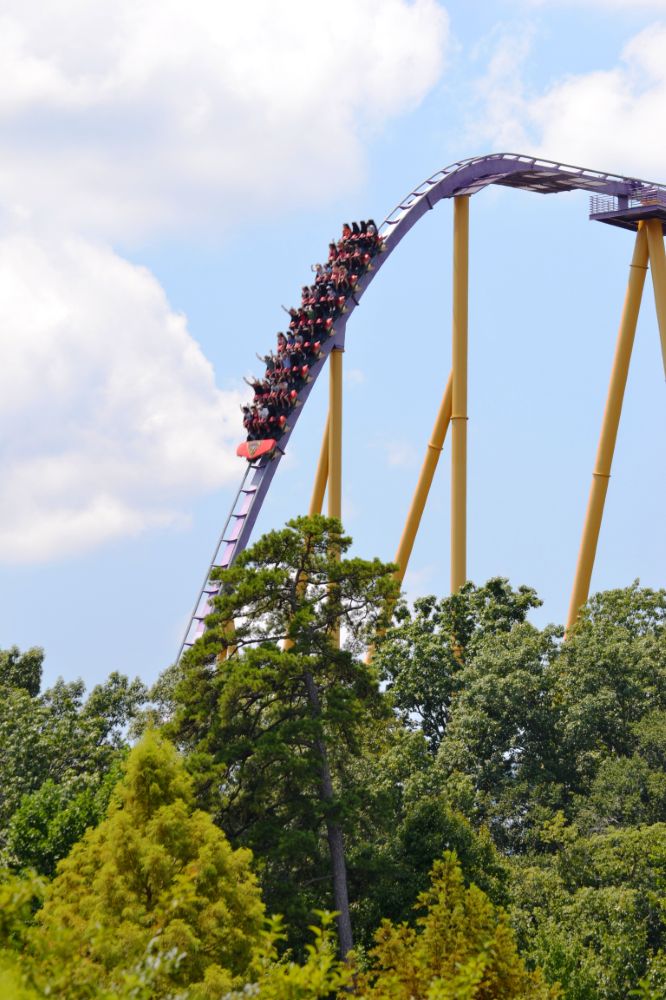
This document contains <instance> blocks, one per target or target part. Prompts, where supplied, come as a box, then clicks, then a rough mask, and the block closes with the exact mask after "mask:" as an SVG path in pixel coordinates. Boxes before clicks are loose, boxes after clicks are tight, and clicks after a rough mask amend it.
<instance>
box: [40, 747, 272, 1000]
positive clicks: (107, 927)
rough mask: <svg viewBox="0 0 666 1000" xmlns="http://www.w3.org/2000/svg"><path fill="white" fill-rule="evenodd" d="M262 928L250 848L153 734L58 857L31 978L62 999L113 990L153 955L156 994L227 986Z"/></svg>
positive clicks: (245, 965) (243, 969)
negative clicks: (100, 810) (223, 824)
mask: <svg viewBox="0 0 666 1000" xmlns="http://www.w3.org/2000/svg"><path fill="white" fill-rule="evenodd" d="M263 927H264V907H263V904H262V902H261V899H260V895H259V889H258V887H257V884H256V880H255V878H254V876H253V874H252V873H251V871H250V852H249V851H247V850H238V851H233V850H232V849H231V847H230V846H229V843H228V841H227V840H226V838H225V836H224V834H223V833H222V832H221V831H220V830H219V829H218V828H217V827H215V825H214V824H213V822H212V820H211V818H210V817H209V816H208V815H207V814H206V813H203V812H201V811H198V810H196V809H195V808H194V806H193V796H192V788H191V781H190V779H189V777H188V776H187V775H186V773H185V771H184V768H183V766H182V764H181V761H180V759H179V757H178V755H177V753H176V751H175V750H174V749H173V747H172V746H171V745H170V744H168V743H167V742H166V741H165V740H164V739H162V738H160V737H159V736H157V735H155V734H154V733H148V734H147V735H146V736H145V737H144V738H143V739H142V741H141V742H140V743H139V744H138V745H137V746H136V747H135V748H134V750H133V751H132V752H131V754H130V756H129V758H128V762H127V769H126V774H125V777H124V779H123V780H122V781H121V782H120V784H119V786H118V787H117V790H116V792H115V794H114V797H113V799H112V802H111V805H110V807H109V811H108V815H107V818H106V819H105V820H104V821H103V822H102V823H100V825H99V826H98V827H97V828H96V829H94V830H89V831H88V832H87V833H86V835H85V836H84V837H83V839H82V840H81V841H80V842H79V843H78V844H76V845H75V847H74V849H73V850H72V851H71V853H70V855H69V856H68V857H67V858H66V859H65V860H64V861H62V862H61V863H60V865H59V869H58V875H57V877H56V878H55V880H54V882H53V883H52V886H51V888H50V890H49V892H48V896H47V900H46V903H45V905H44V907H43V909H42V910H41V912H40V913H39V914H38V924H37V927H36V928H35V930H34V932H33V934H32V949H33V955H34V956H35V960H36V964H37V969H38V971H37V974H36V980H37V982H38V983H41V984H42V985H46V984H48V986H49V988H50V990H51V993H52V995H57V996H66V997H68V998H69V1000H74V998H78V997H86V996H88V995H90V994H92V993H94V990H98V989H100V988H102V987H103V988H105V989H108V990H109V992H110V994H111V995H112V994H113V989H114V986H116V985H117V986H118V989H119V990H121V987H122V986H123V980H122V976H123V975H124V974H125V973H126V972H127V970H128V969H131V968H132V967H133V966H140V964H141V962H142V961H144V960H145V958H146V956H152V964H153V966H154V967H155V968H157V974H156V975H154V976H153V979H154V982H153V985H152V993H151V996H155V997H160V996H163V995H167V994H169V993H170V992H171V991H172V990H173V989H174V987H177V986H182V985H190V984H197V983H203V982H204V981H205V982H206V983H207V984H210V985H211V987H212V985H213V984H214V986H215V989H217V990H218V991H219V992H220V993H222V992H224V991H225V990H228V989H230V988H232V987H233V986H234V985H235V984H237V983H239V982H241V981H243V980H244V978H245V976H246V975H247V974H249V973H251V970H252V965H253V961H254V958H255V951H256V948H257V947H258V946H259V944H260V943H261V942H262V941H263V935H264V930H263ZM156 963H157V964H156ZM121 973H122V975H121ZM119 977H120V978H119Z"/></svg>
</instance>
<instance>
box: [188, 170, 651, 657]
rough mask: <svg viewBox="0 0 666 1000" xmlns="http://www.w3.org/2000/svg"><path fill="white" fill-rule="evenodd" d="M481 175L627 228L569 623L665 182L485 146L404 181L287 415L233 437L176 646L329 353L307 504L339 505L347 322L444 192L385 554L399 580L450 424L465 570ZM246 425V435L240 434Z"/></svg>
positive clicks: (594, 529) (198, 630) (599, 501)
mask: <svg viewBox="0 0 666 1000" xmlns="http://www.w3.org/2000/svg"><path fill="white" fill-rule="evenodd" d="M491 184H497V185H500V186H504V187H512V188H521V189H523V190H526V191H532V192H536V193H538V194H557V193H559V192H563V191H576V190H579V191H587V192H589V193H590V196H591V197H590V213H589V217H590V219H593V220H596V221H599V222H604V223H607V224H609V225H612V226H619V227H621V228H624V229H630V230H633V231H635V232H636V234H637V235H636V242H635V246H634V252H633V257H632V261H631V265H630V270H629V280H628V285H627V293H626V298H625V302H624V308H623V312H622V317H621V320H620V327H619V333H618V337H617V343H616V349H615V357H614V361H613V367H612V371H611V377H610V384H609V388H608V395H607V400H606V407H605V411H604V415H603V419H602V426H601V433H600V437H599V445H598V449H597V456H596V461H595V466H594V470H593V474H592V485H591V488H590V494H589V500H588V506H587V511H586V515H585V520H584V525H583V532H582V538H581V543H580V549H579V554H578V561H577V566H576V572H575V577H574V583H573V588H572V593H571V599H570V604H569V612H568V617H567V631H570V630H571V628H572V627H573V626H574V624H575V622H576V619H577V616H578V614H579V611H580V608H581V607H582V605H583V604H585V602H586V600H587V598H588V596H589V589H590V581H591V577H592V570H593V566H594V559H595V555H596V550H597V544H598V540H599V532H600V529H601V521H602V517H603V510H604V504H605V500H606V493H607V489H608V481H609V478H610V473H611V465H612V461H613V453H614V449H615V442H616V438H617V432H618V427H619V421H620V415H621V410H622V402H623V398H624V391H625V386H626V382H627V376H628V371H629V362H630V359H631V353H632V348H633V342H634V337H635V332H636V325H637V322H638V314H639V309H640V305H641V299H642V294H643V287H644V284H645V277H646V273H647V269H648V264H649V265H650V268H651V272H652V283H653V289H654V297H655V306H656V312H657V321H658V327H659V335H660V340H661V350H662V358H663V362H664V372H665V374H666V251H665V249H664V226H665V225H666V185H664V184H655V183H652V182H649V181H645V180H640V179H638V178H635V177H622V176H618V175H615V174H608V173H601V172H599V171H596V170H588V169H586V168H584V167H574V166H570V165H567V164H563V163H556V162H551V161H548V160H543V159H536V158H534V157H529V156H523V155H520V154H513V153H494V154H491V155H488V156H479V157H473V158H471V159H467V160H461V161H459V162H457V163H453V164H451V165H450V166H448V167H445V168H444V169H442V170H439V171H438V172H437V173H436V174H433V176H432V177H429V178H428V179H427V180H425V181H424V182H423V183H422V184H420V185H419V186H418V187H417V188H415V189H414V190H413V191H411V192H410V193H409V194H408V195H407V197H406V198H405V199H403V201H401V202H400V203H399V204H398V205H397V206H396V207H395V208H394V209H393V211H392V212H391V213H390V214H389V215H388V216H387V218H386V219H385V221H384V222H383V223H382V225H381V226H380V227H379V238H378V240H377V243H376V246H375V251H374V252H373V253H372V254H371V255H368V258H369V259H368V260H367V262H366V263H365V264H364V267H363V269H362V272H361V273H359V274H358V276H357V278H356V280H355V281H354V283H353V285H352V286H350V287H349V288H347V290H346V292H345V294H344V295H343V296H341V297H340V301H339V302H338V303H337V304H336V306H335V308H334V309H333V310H332V315H331V319H332V322H329V323H328V325H327V328H326V330H325V337H323V338H322V340H321V341H320V342H318V343H317V345H316V351H313V354H312V363H311V364H310V365H308V366H307V373H306V374H305V375H304V377H303V378H302V379H301V384H300V386H299V388H298V390H297V391H295V392H292V393H291V395H292V396H293V399H292V400H291V401H290V402H291V406H290V409H289V412H288V415H287V416H286V417H285V418H284V419H283V420H282V421H281V425H280V427H279V432H278V433H276V434H275V435H274V436H270V435H268V434H266V435H260V436H259V437H260V440H248V441H247V442H244V443H243V444H241V445H240V446H239V449H238V454H239V455H240V456H241V457H242V458H243V461H244V470H243V474H242V478H241V482H240V486H239V488H238V491H237V493H236V495H235V498H234V501H233V504H232V506H231V510H230V511H229V515H228V517H227V519H226V521H225V523H224V526H223V529H222V533H221V535H220V538H219V540H218V542H217V545H216V547H215V551H214V554H213V558H212V560H211V563H210V565H209V567H208V570H207V572H206V576H205V578H204V582H203V585H202V586H201V589H200V591H199V594H198V596H197V600H196V604H195V606H194V610H193V612H192V615H191V617H190V621H189V624H188V627H187V631H186V633H185V637H184V639H183V642H182V645H181V648H180V651H179V654H178V658H179V659H180V656H181V655H182V654H183V652H184V650H186V649H188V648H189V647H190V646H192V645H193V644H194V642H195V641H196V639H197V638H198V636H199V635H201V634H202V633H203V631H204V630H205V627H206V618H207V616H208V614H209V613H210V610H211V602H212V601H213V599H214V598H215V596H216V595H217V594H218V593H219V587H220V583H219V581H217V580H213V579H211V574H212V573H213V570H214V569H226V568H228V567H229V566H231V565H232V563H233V562H234V560H235V559H236V558H237V556H238V555H239V553H240V552H242V551H243V549H245V548H246V546H247V545H248V543H249V540H250V537H251V534H252V529H253V527H254V524H255V522H256V519H257V517H258V515H259V511H260V510H261V507H262V505H263V504H264V502H265V500H266V497H267V495H268V491H269V488H270V485H271V482H272V481H273V477H274V475H275V473H276V471H277V468H278V465H279V462H280V460H281V458H282V456H283V455H284V454H285V451H286V448H287V446H288V443H289V440H290V438H291V435H292V433H293V431H294V429H295V426H296V423H297V421H298V419H299V417H300V414H301V413H302V411H303V407H304V404H305V403H306V401H307V398H308V396H309V395H310V392H311V391H312V389H313V387H314V384H315V382H316V381H317V379H318V377H319V376H320V375H321V372H322V371H323V369H324V367H325V365H326V362H327V361H328V362H329V411H328V418H327V421H326V426H325V429H324V435H323V440H322V447H321V452H320V455H319V461H318V465H317V470H316V474H315V480H314V487H313V492H312V498H311V501H310V506H309V513H310V514H315V513H321V510H322V507H323V501H324V496H325V494H326V493H328V499H327V503H328V510H327V512H328V515H329V516H330V517H337V518H339V517H340V516H341V493H342V357H343V352H344V348H345V336H346V330H347V324H348V323H349V320H350V319H351V316H352V314H353V312H354V310H355V309H356V308H357V306H358V305H359V303H360V301H361V299H362V297H363V295H364V294H365V292H366V290H367V288H368V286H369V285H370V283H371V282H372V281H374V280H375V279H376V278H377V276H378V274H379V272H380V271H381V268H382V266H383V265H384V263H385V262H386V260H387V259H388V257H389V256H390V255H391V254H392V253H393V252H394V251H395V250H396V248H397V246H398V244H399V243H400V242H401V241H402V240H403V239H404V237H405V236H406V235H407V233H408V232H409V231H410V230H411V229H412V228H413V227H414V226H415V225H416V224H417V222H418V221H419V219H421V218H422V217H423V216H424V215H425V214H426V213H427V212H429V211H431V210H432V209H433V208H434V207H435V205H436V204H437V203H438V202H440V201H443V200H445V199H452V200H453V204H454V211H453V302H452V306H453V320H452V346H453V351H452V355H453V357H452V367H451V374H450V376H449V379H448V382H447V384H446V387H445V389H444V394H443V397H442V401H441V404H440V408H439V412H438V414H437V419H436V421H435V426H434V428H433V432H432V435H431V440H430V442H429V444H428V446H427V449H426V456H425V459H424V463H423V467H422V469H421V473H420V476H419V479H418V481H417V484H416V488H415V491H414V496H413V499H412V504H411V507H410V510H409V513H408V516H407V519H406V523H405V528H404V531H403V534H402V537H401V539H400V544H399V546H398V550H397V553H396V557H395V562H396V564H397V566H398V574H397V575H398V577H399V579H400V580H401V581H402V579H403V577H404V574H405V572H406V569H407V565H408V562H409V557H410V554H411V551H412V548H413V545H414V541H415V538H416V534H417V531H418V528H419V524H420V521H421V517H422V515H423V511H424V509H425V504H426V501H427V497H428V493H429V490H430V486H431V484H432V481H433V477H434V474H435V470H436V467H437V463H438V460H439V456H440V454H441V451H442V448H443V446H444V440H445V437H446V434H447V431H448V428H449V426H450V427H451V462H452V467H451V591H452V592H455V591H456V590H457V589H458V588H459V587H460V586H462V585H463V584H464V583H465V581H466V580H467V568H466V559H467V555H466V553H467V349H468V348H467V343H468V329H467V327H468V322H467V312H468V271H469V267H468V261H469V204H470V199H471V196H472V195H474V194H477V193H478V192H479V191H482V190H483V189H484V188H486V187H488V186H489V185H491ZM250 437H252V435H250Z"/></svg>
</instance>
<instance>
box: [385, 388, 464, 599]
mask: <svg viewBox="0 0 666 1000" xmlns="http://www.w3.org/2000/svg"><path fill="white" fill-rule="evenodd" d="M452 395H453V376H452V375H449V380H448V382H447V383H446V389H445V390H444V395H443V396H442V402H441V403H440V407H439V412H438V414H437V419H436V420H435V426H434V427H433V430H432V436H431V439H430V443H429V444H428V450H427V452H426V456H425V459H424V460H423V466H422V468H421V474H420V476H419V479H418V482H417V484H416V489H415V490H414V496H413V497H412V503H411V506H410V508H409V513H408V514H407V520H406V521H405V527H404V528H403V532H402V537H401V539H400V544H399V545H398V551H397V552H396V555H395V562H396V563H397V564H398V570H397V573H396V577H397V579H398V580H399V581H400V583H402V581H403V580H404V578H405V573H406V572H407V564H408V563H409V557H410V556H411V554H412V549H413V548H414V541H415V539H416V534H417V532H418V530H419V525H420V524H421V518H422V516H423V511H424V510H425V505H426V500H427V499H428V493H429V492H430V487H431V486H432V480H433V477H434V475H435V470H436V468H437V463H438V462H439V456H440V454H441V452H442V448H443V447H444V439H445V437H446V432H447V430H448V427H449V423H450V422H451V400H452Z"/></svg>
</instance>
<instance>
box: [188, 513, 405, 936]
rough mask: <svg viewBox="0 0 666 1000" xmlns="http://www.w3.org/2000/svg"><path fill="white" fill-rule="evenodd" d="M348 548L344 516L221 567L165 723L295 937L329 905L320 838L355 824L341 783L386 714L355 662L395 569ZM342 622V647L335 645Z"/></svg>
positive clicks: (209, 804) (272, 539)
mask: <svg viewBox="0 0 666 1000" xmlns="http://www.w3.org/2000/svg"><path fill="white" fill-rule="evenodd" d="M349 544H350V540H349V539H348V538H347V537H346V536H344V535H343V534H342V531H341V527H340V524H339V522H337V521H334V520H329V519H326V518H323V517H315V518H299V519H297V520H295V521H292V522H290V523H289V525H288V526H287V528H286V529H284V530H283V531H279V532H271V533H270V534H268V535H266V536H264V537H263V538H262V539H260V541H259V542H258V543H257V544H256V545H254V546H253V547H252V548H251V549H248V550H247V551H246V552H244V553H243V554H242V555H241V557H240V558H239V560H238V562H237V563H236V565H235V566H234V567H232V568H231V569H230V570H226V571H224V572H223V573H221V575H220V580H221V583H222V588H221V595H220V596H219V597H218V598H216V600H215V601H214V612H213V614H212V615H211V616H210V617H209V619H208V626H209V627H208V630H207V631H206V633H205V634H204V636H203V638H202V639H201V640H200V641H199V642H198V643H197V644H196V645H195V646H194V647H193V649H192V650H191V651H190V652H189V653H188V654H187V656H186V657H185V659H184V663H183V667H182V680H181V682H180V683H179V684H178V686H177V687H176V692H175V701H176V705H175V713H174V719H173V722H172V723H171V725H170V726H169V727H168V732H169V733H170V734H171V735H172V736H173V737H174V738H175V740H176V741H177V743H178V744H179V745H180V746H181V747H182V748H183V749H185V750H186V751H187V752H188V764H189V767H190V770H191V772H192V773H193V775H194V777H195V781H196V786H197V791H198V796H199V801H200V803H201V804H202V805H204V806H205V807H206V808H207V809H209V810H210V812H211V813H212V814H213V816H214V817H215V819H216V821H217V822H218V823H219V824H220V825H221V826H222V828H223V829H224V830H225V832H226V833H227V834H228V836H229V837H230V838H231V839H232V841H233V842H234V843H235V844H238V845H245V846H248V847H251V848H252V850H253V852H254V853H255V855H256V856H257V858H258V860H259V864H260V877H261V883H262V887H263V890H264V898H265V900H266V903H267V905H268V906H269V908H270V910H272V911H273V912H281V913H283V914H284V915H285V917H286V919H287V925H288V926H289V927H290V930H291V931H292V934H293V933H294V932H295V933H296V935H298V934H299V928H300V933H301V934H302V932H303V931H304V929H305V927H306V925H307V923H308V922H309V921H310V919H311V914H312V911H313V910H315V909H322V908H329V909H331V908H333V900H332V898H331V895H330V880H331V867H330V861H329V858H328V846H327V841H326V839H325V837H324V834H325V831H326V832H328V830H329V826H330V825H331V824H336V825H338V826H340V825H341V826H342V828H343V829H345V830H347V829H348V828H349V826H350V825H353V824H354V822H355V820H354V815H355V813H356V811H357V810H358V808H359V806H360V803H359V796H358V789H356V788H354V787H353V785H350V784H349V783H348V782H347V780H346V778H347V776H348V775H349V774H350V773H351V772H352V770H353V761H354V759H355V758H356V756H357V755H358V754H359V753H360V752H361V747H362V744H363V740H364V739H365V735H364V734H365V733H366V732H367V730H368V728H372V727H374V726H376V725H377V724H379V722H381V720H382V719H384V720H386V721H387V722H388V720H389V717H390V712H389V707H388V705H387V704H385V700H384V699H383V698H382V696H381V694H380V691H379V687H378V683H377V677H376V672H375V671H374V669H373V668H372V667H370V666H368V665H367V664H365V663H364V662H363V660H362V659H360V658H357V657H356V656H355V655H354V654H355V653H360V652H361V651H362V650H363V648H364V644H365V643H366V642H367V641H368V640H369V638H370V637H371V636H373V635H374V633H375V631H376V629H377V628H378V627H379V626H380V625H381V624H382V622H383V616H384V615H385V610H384V608H385V604H386V601H387V599H388V598H391V597H392V596H393V595H394V594H395V588H396V584H395V581H394V577H393V572H392V567H391V566H386V565H384V564H382V563H380V562H378V561H376V560H375V561H372V562H368V561H365V560H362V559H349V558H346V557H345V553H346V550H347V549H348V547H349ZM338 554H339V555H340V560H339V561H338V559H337V555H338ZM232 620H233V621H235V623H236V627H235V630H234V632H233V634H232V633H231V632H230V630H229V626H228V623H229V622H230V621H232ZM338 621H339V622H341V625H342V628H343V631H344V635H345V648H343V649H338V648H337V646H336V645H335V643H334V642H333V641H332V635H333V632H334V629H335V628H336V627H337V623H338ZM285 640H288V641H289V648H285V647H284V643H285ZM226 652H228V653H230V654H231V655H229V656H228V657H227V658H226V659H224V658H223V657H224V654H225V653H226ZM309 685H310V686H309ZM311 688H314V689H315V692H316V699H317V710H316V711H314V710H313V703H312V695H311ZM324 754H325V756H326V766H327V767H328V768H329V769H330V773H331V776H332V786H333V787H332V794H331V796H330V797H329V798H326V797H324V796H323V795H322V791H321V786H322V767H323V765H324V757H323V755H324ZM293 940H297V938H292V941H293ZM300 940H302V937H301V938H300Z"/></svg>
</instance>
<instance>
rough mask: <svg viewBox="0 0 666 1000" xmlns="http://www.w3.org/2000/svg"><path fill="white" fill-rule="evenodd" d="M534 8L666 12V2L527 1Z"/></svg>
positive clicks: (656, 0) (634, 0) (600, 0)
mask: <svg viewBox="0 0 666 1000" xmlns="http://www.w3.org/2000/svg"><path fill="white" fill-rule="evenodd" d="M527 2H528V3H529V4H531V5H532V6H533V7H601V8H602V9H603V10H604V11H609V10H628V11H630V12H632V13H633V12H634V11H638V10H666V0H527Z"/></svg>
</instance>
